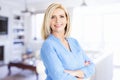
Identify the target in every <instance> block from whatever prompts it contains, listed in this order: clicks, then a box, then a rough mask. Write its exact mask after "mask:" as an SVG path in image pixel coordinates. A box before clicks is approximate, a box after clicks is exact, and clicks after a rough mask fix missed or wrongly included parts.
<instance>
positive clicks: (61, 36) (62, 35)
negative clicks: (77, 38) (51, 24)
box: [52, 33, 65, 41]
mask: <svg viewBox="0 0 120 80" xmlns="http://www.w3.org/2000/svg"><path fill="white" fill-rule="evenodd" d="M52 34H53V35H54V36H55V37H57V38H58V39H60V40H61V41H64V40H65V35H64V33H63V34H62V33H52Z"/></svg>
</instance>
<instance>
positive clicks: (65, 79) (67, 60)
mask: <svg viewBox="0 0 120 80" xmlns="http://www.w3.org/2000/svg"><path fill="white" fill-rule="evenodd" d="M66 40H67V41H68V44H69V46H70V49H71V51H70V50H68V49H67V48H66V47H65V46H64V45H63V44H62V43H61V41H60V40H59V39H58V38H56V37H55V36H54V35H52V34H51V35H50V36H49V37H48V38H47V39H46V40H45V41H44V43H43V45H42V48H41V58H42V60H43V63H44V65H45V68H46V75H47V78H46V80H77V78H76V77H74V76H72V75H70V74H68V73H66V72H64V70H82V71H83V72H84V74H85V78H88V77H90V76H92V75H93V73H94V72H95V67H94V64H93V63H92V62H91V60H90V59H89V58H88V57H87V56H86V54H85V53H84V51H83V50H82V49H81V47H80V45H79V43H78V42H77V40H75V39H73V38H66ZM85 61H90V63H91V64H90V65H89V66H85V65H84V63H85Z"/></svg>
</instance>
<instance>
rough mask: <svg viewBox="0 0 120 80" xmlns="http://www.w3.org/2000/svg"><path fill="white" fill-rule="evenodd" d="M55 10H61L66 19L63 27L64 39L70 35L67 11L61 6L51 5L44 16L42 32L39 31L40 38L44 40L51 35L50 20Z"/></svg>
mask: <svg viewBox="0 0 120 80" xmlns="http://www.w3.org/2000/svg"><path fill="white" fill-rule="evenodd" d="M57 8H60V9H63V10H64V12H65V15H66V18H67V25H66V27H65V37H68V36H69V34H70V16H69V13H68V11H67V10H66V9H65V8H64V7H63V6H62V5H61V4H58V3H52V4H51V5H49V6H48V8H47V10H46V12H45V15H44V20H43V25H42V31H41V36H42V38H43V39H44V40H45V39H46V38H47V37H48V36H49V35H50V34H51V28H50V20H51V17H52V13H53V12H54V10H55V9H57Z"/></svg>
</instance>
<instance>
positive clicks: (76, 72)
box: [65, 70, 84, 80]
mask: <svg viewBox="0 0 120 80" xmlns="http://www.w3.org/2000/svg"><path fill="white" fill-rule="evenodd" d="M65 72H66V73H69V74H70V75H72V76H75V77H77V78H78V80H82V79H83V78H84V72H83V71H81V70H74V71H72V70H65Z"/></svg>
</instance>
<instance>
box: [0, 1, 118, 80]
mask: <svg viewBox="0 0 120 80" xmlns="http://www.w3.org/2000/svg"><path fill="white" fill-rule="evenodd" d="M51 3H60V4H62V5H64V6H65V7H66V9H67V10H68V12H69V14H70V19H71V21H70V22H71V35H70V37H73V38H75V39H76V40H77V41H78V42H79V44H80V46H81V47H82V49H83V51H84V52H85V54H86V55H87V56H88V57H89V58H90V59H91V60H92V61H93V63H94V64H95V73H94V75H93V76H91V77H90V78H89V79H88V80H120V76H119V74H120V54H119V53H120V49H119V47H120V38H119V34H120V31H119V26H120V22H119V21H120V0H65V1H64V0H0V80H45V79H46V77H47V75H46V73H45V66H44V63H43V61H42V59H41V51H40V50H41V46H42V44H43V42H44V40H43V39H42V37H41V29H42V24H43V19H44V14H45V11H46V9H47V7H48V6H49V5H50V4H51Z"/></svg>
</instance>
